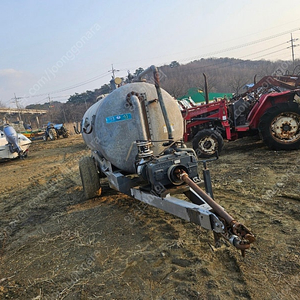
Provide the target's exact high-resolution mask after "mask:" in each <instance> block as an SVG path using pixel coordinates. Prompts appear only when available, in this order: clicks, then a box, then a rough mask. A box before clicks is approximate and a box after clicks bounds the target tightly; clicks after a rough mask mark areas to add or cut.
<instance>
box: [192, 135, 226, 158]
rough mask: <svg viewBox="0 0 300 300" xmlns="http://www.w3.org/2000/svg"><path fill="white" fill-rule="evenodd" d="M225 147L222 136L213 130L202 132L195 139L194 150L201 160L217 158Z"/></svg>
mask: <svg viewBox="0 0 300 300" xmlns="http://www.w3.org/2000/svg"><path fill="white" fill-rule="evenodd" d="M223 146H224V141H223V138H222V136H221V134H220V133H219V132H217V131H215V130H211V129H203V130H200V131H199V132H198V133H197V134H196V135H195V137H194V139H193V148H194V150H195V152H196V154H197V156H198V157H199V158H200V157H201V158H209V157H212V156H215V155H216V153H217V152H218V153H220V152H221V151H222V149H223Z"/></svg>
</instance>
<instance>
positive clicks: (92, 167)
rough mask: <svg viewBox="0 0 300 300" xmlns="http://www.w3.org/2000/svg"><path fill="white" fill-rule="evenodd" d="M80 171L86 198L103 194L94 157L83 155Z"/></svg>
mask: <svg viewBox="0 0 300 300" xmlns="http://www.w3.org/2000/svg"><path fill="white" fill-rule="evenodd" d="M79 171H80V177H81V182H82V186H83V191H84V195H85V198H86V199H91V198H95V197H97V196H100V195H101V186H100V178H99V174H98V172H97V167H96V164H95V162H94V159H93V158H92V157H88V156H86V157H83V158H82V159H81V160H80V161H79Z"/></svg>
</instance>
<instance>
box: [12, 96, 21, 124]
mask: <svg viewBox="0 0 300 300" xmlns="http://www.w3.org/2000/svg"><path fill="white" fill-rule="evenodd" d="M14 95H15V98H14V100H15V101H14V102H15V103H16V107H17V109H18V111H19V121H22V118H21V107H20V105H19V100H20V99H21V98H23V97H17V96H16V93H14Z"/></svg>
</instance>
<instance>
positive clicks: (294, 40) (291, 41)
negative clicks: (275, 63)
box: [287, 33, 299, 70]
mask: <svg viewBox="0 0 300 300" xmlns="http://www.w3.org/2000/svg"><path fill="white" fill-rule="evenodd" d="M296 41H298V39H293V34H292V33H291V39H290V40H289V41H287V43H291V46H289V47H287V48H292V60H293V70H294V69H295V53H294V48H295V47H297V46H299V44H297V45H295V44H294V42H296Z"/></svg>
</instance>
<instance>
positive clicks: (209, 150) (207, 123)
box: [179, 75, 300, 158]
mask: <svg viewBox="0 0 300 300" xmlns="http://www.w3.org/2000/svg"><path fill="white" fill-rule="evenodd" d="M299 88H300V76H296V75H295V76H266V77H263V78H262V79H261V80H260V81H259V82H257V83H256V84H254V86H253V87H252V88H250V89H249V90H248V91H247V92H246V93H244V94H242V95H239V96H238V97H234V98H233V99H231V100H227V99H222V100H221V101H216V102H210V103H208V99H207V100H206V104H204V105H195V104H194V103H190V105H188V106H187V105H185V104H184V102H183V101H179V104H180V106H181V111H182V115H183V118H184V122H185V132H184V141H185V142H186V141H188V140H191V139H192V143H193V148H194V150H195V151H196V153H197V155H198V157H204V158H207V157H211V156H214V155H216V153H217V152H218V153H220V152H221V151H222V148H223V146H224V142H223V139H226V140H229V141H232V140H236V139H238V138H241V137H244V136H246V135H256V134H259V135H260V136H261V138H262V140H263V142H264V143H265V144H266V145H267V146H268V147H269V148H270V149H274V150H292V149H299V148H300V105H299V104H300V101H299V99H300V89H299Z"/></svg>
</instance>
